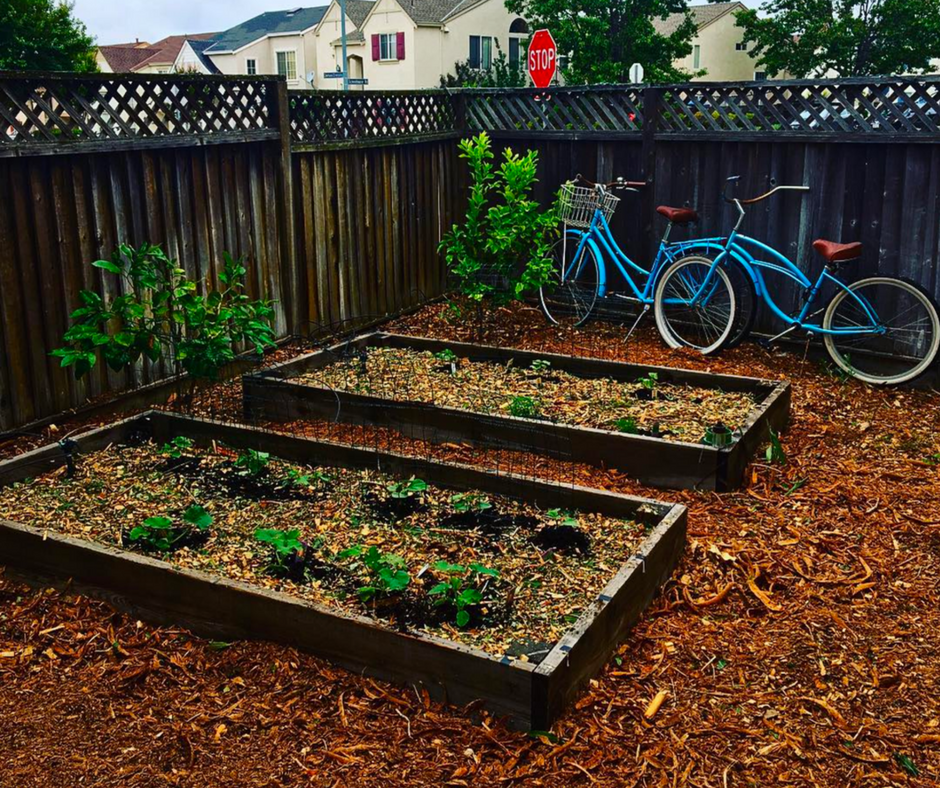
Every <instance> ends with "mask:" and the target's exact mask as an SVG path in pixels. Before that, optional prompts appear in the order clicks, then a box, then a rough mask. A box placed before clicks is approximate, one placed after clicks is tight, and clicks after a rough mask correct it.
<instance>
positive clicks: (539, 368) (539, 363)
mask: <svg viewBox="0 0 940 788" xmlns="http://www.w3.org/2000/svg"><path fill="white" fill-rule="evenodd" d="M530 366H531V368H532V371H533V372H535V373H536V374H538V375H544V374H545V373H546V372H548V370H549V369H551V366H552V362H551V361H547V360H546V359H544V358H537V359H535V361H533V362H532V364H531V365H530Z"/></svg>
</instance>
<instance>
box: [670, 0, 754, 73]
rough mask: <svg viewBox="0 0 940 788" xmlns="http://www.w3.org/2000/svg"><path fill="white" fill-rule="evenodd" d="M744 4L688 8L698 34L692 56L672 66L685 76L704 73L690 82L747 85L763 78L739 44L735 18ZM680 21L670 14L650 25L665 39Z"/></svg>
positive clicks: (740, 32) (741, 36)
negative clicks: (727, 82) (684, 72)
mask: <svg viewBox="0 0 940 788" xmlns="http://www.w3.org/2000/svg"><path fill="white" fill-rule="evenodd" d="M745 9H746V6H745V5H744V3H737V2H735V3H709V4H708V5H693V6H689V13H691V14H692V19H693V21H694V22H695V25H696V27H697V28H698V30H697V31H696V33H695V37H694V38H693V39H692V42H691V43H692V52H691V54H689V55H687V56H686V57H684V58H680V59H679V60H676V61H675V63H674V65H675V66H676V68H681V69H682V70H683V71H687V72H689V73H693V74H694V73H696V72H699V71H703V70H704V71H705V73H704V74H703V75H701V76H696V77H694V79H693V81H706V82H724V81H729V82H747V81H751V80H761V79H764V78H765V77H766V75H765V74H764V73H763V72H762V71H761V70H760V67H759V66H758V65H757V62H756V60H755V59H754V58H753V57H751V55H749V54H748V52H747V47H746V46H745V45H744V44H743V43H742V39H743V37H744V31H743V30H742V29H741V28H740V27H738V26H737V24H736V19H735V14H736V12H738V11H742V10H745ZM683 19H684V15H683V14H670V15H669V16H667V17H666V18H665V19H656V20H654V21H653V24H654V26H655V27H656V30H657V31H658V32H659V33H661V34H663V35H669V34H670V33H672V32H673V31H675V30H676V29H677V28H678V27H679V25H681V24H682V21H683Z"/></svg>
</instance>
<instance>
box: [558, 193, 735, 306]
mask: <svg viewBox="0 0 940 788" xmlns="http://www.w3.org/2000/svg"><path fill="white" fill-rule="evenodd" d="M568 235H572V236H575V237H576V238H577V239H578V247H577V249H576V250H575V254H574V258H573V260H572V263H571V265H570V266H569V268H568V270H567V271H565V272H564V276H563V279H570V278H571V277H572V276H574V277H577V276H578V274H580V273H581V265H582V264H583V261H584V248H585V246H590V247H591V248H592V250H593V251H594V252H595V254H596V256H597V259H598V261H599V262H600V265H599V266H598V274H597V276H598V282H597V295H598V297H600V298H603V297H604V296H605V295H606V294H607V259H608V258H609V259H610V260H612V261H613V263H614V265H615V266H616V267H617V269H618V270H619V271H620V273H621V274H622V275H623V278H624V280H625V281H626V283H627V285H628V287H629V288H630V290H631V291H632V293H633V295H632V298H634V299H636V300H637V301H639V302H640V303H642V304H647V305H650V304H652V303H653V300H654V296H655V293H656V283H657V280H658V278H659V274H660V273H661V272H662V271H663V270H664V269H665V268H666V266H667V265H668V264H670V263H672V262H674V261H675V260H678V259H679V258H680V257H683V256H684V255H686V254H687V253H688V249H689V248H690V246H691V245H694V244H695V243H696V242H695V241H679V242H674V243H669V233H668V232H667V233H666V234H665V235H664V236H663V238H662V239H661V240H660V242H659V248H658V249H657V250H656V256H655V257H654V258H653V265H652V266H651V268H650V270H648V271H647V270H646V269H645V268H643V266H641V265H639V264H637V263H635V262H634V261H633V260H632V259H631V258H630V256H629V255H627V254H626V252H624V251H623V250H622V249H621V248H620V246H619V245H618V244H617V241H616V240H615V239H614V236H613V233H612V232H611V229H610V225H609V224H608V223H607V219H606V218H605V217H604V214H603V212H602V211H600V210H595V211H594V216H593V217H592V218H591V224H590V226H589V227H588V229H587V230H576V229H569V230H566V232H565V238H566V240H567V236H568ZM605 252H606V255H605ZM575 266H577V270H574V269H575ZM717 266H718V262H717V260H716V261H714V262H713V263H712V267H711V268H710V269H709V271H708V275H707V276H706V277H704V279H703V281H702V286H701V288H700V289H699V291H698V292H697V293H696V294H695V298H693V303H694V302H695V301H697V300H698V298H699V296H701V294H702V292H703V291H704V289H705V286H706V284H707V283H708V282H710V281H711V275H712V272H713V271H714V269H715V268H716V267H717ZM631 272H633V273H631ZM637 274H638V275H640V276H642V277H644V284H643V286H642V288H641V287H640V286H639V285H638V284H637V283H636V281H634V276H635V275H637ZM625 297H627V298H630V297H631V296H625Z"/></svg>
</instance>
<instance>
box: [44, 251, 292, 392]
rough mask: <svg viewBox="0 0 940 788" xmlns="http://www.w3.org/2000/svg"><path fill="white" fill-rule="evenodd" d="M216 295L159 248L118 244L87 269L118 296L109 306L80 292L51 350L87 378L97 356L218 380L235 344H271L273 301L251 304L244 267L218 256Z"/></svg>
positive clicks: (118, 365) (117, 366) (114, 363)
mask: <svg viewBox="0 0 940 788" xmlns="http://www.w3.org/2000/svg"><path fill="white" fill-rule="evenodd" d="M223 258H224V264H223V268H222V271H220V273H219V281H220V282H221V283H222V285H223V287H222V289H221V290H210V291H209V292H207V293H206V294H205V295H201V294H200V293H199V292H198V287H197V284H196V282H194V281H192V280H190V279H187V278H186V272H185V271H184V270H183V269H182V268H180V267H179V265H178V264H177V263H176V262H175V261H174V260H171V259H170V258H169V257H167V256H166V254H165V253H164V252H163V250H162V249H161V248H160V247H159V246H155V245H151V244H143V245H142V246H140V247H138V248H134V247H132V246H129V245H127V244H122V245H121V246H119V247H118V248H117V250H116V251H115V253H114V255H113V257H112V258H111V259H110V260H97V261H95V262H94V263H92V265H93V266H94V267H95V268H99V269H101V270H102V271H104V272H105V273H107V274H111V275H113V276H116V277H118V278H119V279H120V280H121V281H120V284H119V285H118V286H117V288H116V289H118V290H120V291H121V292H122V295H119V296H115V297H114V298H112V299H111V300H110V301H106V300H105V299H103V298H102V297H101V296H99V295H98V294H97V293H94V292H91V291H89V290H82V291H81V292H80V293H79V299H80V300H81V306H80V307H79V308H78V309H76V310H75V311H74V312H72V315H71V320H72V325H71V326H70V327H69V329H68V330H67V331H66V332H65V335H64V336H63V340H64V342H65V343H66V344H65V346H64V347H61V348H58V349H56V350H53V351H52V355H53V356H55V357H57V358H59V359H61V365H62V366H63V367H73V368H74V369H75V374H76V376H77V377H82V376H83V375H85V374H87V373H88V372H89V371H90V370H91V369H92V368H93V367H94V366H95V364H96V363H97V361H98V358H99V356H100V357H101V358H103V359H104V361H105V363H107V365H108V366H109V367H111V368H112V369H114V370H117V371H120V370H123V369H125V368H127V367H129V366H132V365H133V364H135V363H136V362H137V361H139V360H140V359H141V358H144V357H145V358H148V359H150V360H151V361H153V362H157V361H161V360H163V361H166V362H167V363H169V364H172V365H174V366H175V367H176V369H177V371H185V372H188V373H189V374H190V375H192V376H194V377H196V378H207V379H213V380H214V379H216V378H217V377H218V374H219V371H220V370H221V368H222V367H223V366H224V365H225V364H227V363H229V362H230V361H232V360H233V359H234V358H235V353H236V348H237V346H238V345H239V343H245V344H247V345H250V346H253V347H254V349H255V351H256V352H257V353H262V352H263V351H264V349H265V348H268V347H272V346H273V345H274V328H273V326H272V325H271V319H272V318H273V316H274V310H273V308H272V306H271V302H270V301H266V300H259V301H251V300H249V298H248V296H247V295H245V293H244V288H245V285H244V279H245V274H246V269H245V266H244V265H243V264H242V262H241V261H240V260H236V259H234V258H232V257H231V256H230V255H229V254H228V253H223Z"/></svg>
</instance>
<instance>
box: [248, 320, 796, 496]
mask: <svg viewBox="0 0 940 788" xmlns="http://www.w3.org/2000/svg"><path fill="white" fill-rule="evenodd" d="M363 347H397V348H411V349H414V350H427V351H431V352H438V351H440V350H444V349H445V348H447V349H450V350H451V351H453V352H454V353H455V354H456V355H457V356H460V357H465V358H470V359H472V360H474V361H495V362H498V363H502V364H505V363H506V362H507V361H509V360H510V359H515V361H516V363H517V364H519V365H520V366H525V367H528V366H529V365H530V364H531V363H532V362H533V361H535V360H536V359H545V360H547V361H550V362H551V365H552V367H551V368H552V369H553V370H564V371H565V372H569V373H571V374H573V375H578V376H582V377H591V378H599V377H609V378H613V379H615V380H622V381H630V382H632V381H635V380H637V379H638V378H639V377H641V376H643V375H646V374H648V373H649V372H656V373H658V374H659V381H660V383H674V384H688V385H692V386H697V387H701V388H719V389H722V390H723V391H734V392H744V393H749V394H752V395H754V397H755V400H756V402H755V405H754V407H753V408H752V410H751V412H750V414H749V415H748V417H747V420H746V421H745V423H744V424H742V425H740V426H739V427H738V430H737V432H736V433H735V435H736V437H737V439H736V440H735V441H734V442H733V443H732V444H731V445H730V446H725V447H722V448H715V447H713V446H708V445H705V444H703V443H688V442H684V441H675V440H668V441H667V440H663V439H661V438H653V437H649V436H646V435H630V434H625V433H620V432H612V431H610V430H602V429H596V428H593V427H582V426H575V425H569V424H562V423H552V422H545V421H538V420H533V419H522V418H517V417H514V416H508V415H505V416H504V415H489V414H481V413H474V412H472V411H468V410H463V409H459V408H452V407H442V406H437V405H432V404H428V403H424V402H414V401H409V400H390V399H387V398H383V397H374V396H369V395H364V394H356V393H354V392H349V391H338V390H337V391H334V390H332V389H329V388H325V387H318V386H312V385H308V384H304V383H296V382H292V381H291V380H290V378H292V377H295V376H297V375H301V374H303V373H304V372H308V371H310V370H312V369H317V368H319V367H322V366H325V365H328V364H331V363H334V362H335V361H337V359H338V357H339V354H340V353H342V352H348V351H349V350H350V349H355V348H363ZM242 381H243V389H244V408H245V416H246V417H247V418H248V420H249V421H254V420H260V421H263V420H271V421H294V420H299V419H329V420H333V419H337V418H338V419H340V420H342V421H345V422H350V423H353V424H371V425H375V426H383V427H393V428H396V429H399V430H402V431H405V432H407V434H408V435H409V436H410V437H413V438H417V439H421V440H428V441H432V442H438V443H439V442H460V441H467V442H470V443H473V444H476V445H480V446H491V447H499V448H505V449H515V450H521V451H531V452H536V453H540V454H547V455H550V456H555V457H560V458H561V459H568V460H573V461H575V462H583V463H589V464H592V465H599V466H601V467H606V468H618V469H620V470H622V471H624V472H626V473H628V474H630V475H631V476H633V477H635V478H637V479H639V480H640V481H642V482H645V483H647V484H651V485H653V486H655V487H672V488H688V489H700V490H718V491H720V492H721V491H727V490H734V489H736V488H738V487H740V486H741V484H742V483H743V481H744V475H745V470H746V468H747V463H748V461H749V460H750V458H751V457H752V456H753V454H754V452H755V451H756V450H757V448H758V446H759V445H760V444H761V443H762V442H763V441H765V440H767V438H768V435H769V430H770V428H771V427H772V428H773V429H774V430H776V431H777V432H780V431H781V430H783V429H784V428H785V427H786V425H787V422H788V420H789V416H790V384H789V383H785V382H780V381H773V380H762V379H759V378H747V377H740V376H737V375H718V374H712V373H709V372H694V371H691V370H686V369H675V368H672V367H654V366H649V365H645V364H627V363H623V362H619V361H604V360H601V359H592V358H584V357H581V356H562V355H557V354H554V353H542V352H535V351H529V350H518V349H515V348H503V347H493V346H490V345H475V344H469V343H465V342H445V341H442V340H436V339H425V338H422V337H412V336H404V335H401V334H389V333H385V332H375V333H370V334H364V335H362V336H359V337H356V338H355V339H351V340H349V341H347V342H343V343H341V344H338V345H335V346H333V347H331V348H328V349H326V350H318V351H316V352H314V353H308V354H306V355H303V356H300V357H299V358H296V359H293V360H291V361H287V362H284V363H282V364H277V365H275V366H273V367H270V368H269V369H266V370H261V371H259V372H255V373H252V374H248V375H245V376H244V378H243V379H242Z"/></svg>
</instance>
